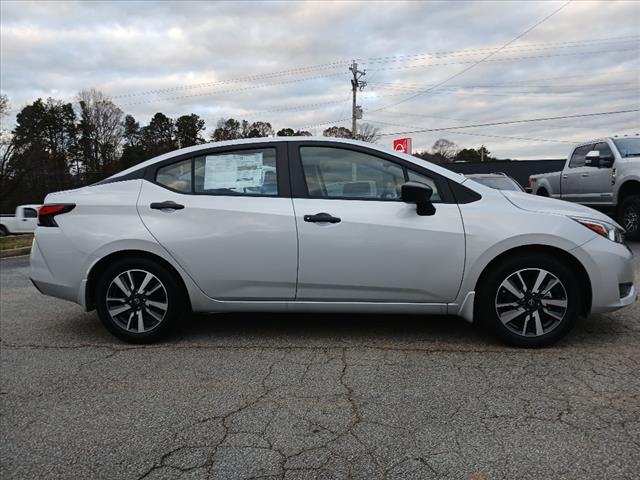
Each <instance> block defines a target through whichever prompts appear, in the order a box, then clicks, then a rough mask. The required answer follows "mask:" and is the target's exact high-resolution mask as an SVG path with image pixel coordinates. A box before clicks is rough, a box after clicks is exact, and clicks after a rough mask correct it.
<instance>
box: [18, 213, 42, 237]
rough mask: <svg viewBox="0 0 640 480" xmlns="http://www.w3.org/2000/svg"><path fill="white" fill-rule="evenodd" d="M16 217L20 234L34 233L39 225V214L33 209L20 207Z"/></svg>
mask: <svg viewBox="0 0 640 480" xmlns="http://www.w3.org/2000/svg"><path fill="white" fill-rule="evenodd" d="M20 209H21V210H22V211H21V212H20V211H19V212H18V215H17V216H16V229H17V231H18V232H20V233H28V232H33V231H34V230H35V229H36V226H37V225H38V212H37V210H36V209H35V208H33V207H20Z"/></svg>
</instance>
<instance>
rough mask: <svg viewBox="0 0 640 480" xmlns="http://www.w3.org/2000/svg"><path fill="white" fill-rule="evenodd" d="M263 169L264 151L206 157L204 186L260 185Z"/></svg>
mask: <svg viewBox="0 0 640 480" xmlns="http://www.w3.org/2000/svg"><path fill="white" fill-rule="evenodd" d="M263 169H264V163H263V159H262V152H257V153H252V154H246V153H245V154H241V155H236V154H228V155H215V156H211V157H206V159H205V167H204V188H205V189H206V190H215V189H236V188H252V187H260V186H261V185H262V176H263Z"/></svg>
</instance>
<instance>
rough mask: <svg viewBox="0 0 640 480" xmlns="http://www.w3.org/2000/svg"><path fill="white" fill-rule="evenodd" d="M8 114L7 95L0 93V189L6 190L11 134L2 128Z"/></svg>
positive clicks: (11, 153) (10, 155)
mask: <svg viewBox="0 0 640 480" xmlns="http://www.w3.org/2000/svg"><path fill="white" fill-rule="evenodd" d="M8 115H9V97H7V96H6V95H5V94H0V190H1V191H2V192H6V190H7V188H6V187H7V185H6V184H7V182H8V180H9V177H10V173H11V172H10V171H9V170H10V168H9V166H10V165H9V162H10V160H11V157H12V155H13V150H14V146H15V145H14V143H13V135H11V132H10V131H9V130H8V129H5V128H4V120H5V117H7V116H8Z"/></svg>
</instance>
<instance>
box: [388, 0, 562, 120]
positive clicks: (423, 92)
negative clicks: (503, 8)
mask: <svg viewBox="0 0 640 480" xmlns="http://www.w3.org/2000/svg"><path fill="white" fill-rule="evenodd" d="M569 3H571V0H569V1H567V2H566V3H564V4H562V6H560V8H557V9H556V10H554V11H553V12H552V13H550V14H549V15H547V16H546V17H544V18H543V19H542V20H540V21H538V22H537V23H535V24H534V25H533V26H531V27H529V28H528V29H526V30H525V31H524V32H522V33H521V34H519V35H517V36H516V37H514V38H513V39H511V40H509V41H508V42H507V43H505V44H504V45H503V46H502V47H500V48H499V49H497V50H496V51H494V52H491V53H489V54H488V55H486V56H484V57H482V58H481V59H480V60H478V61H477V62H475V63H473V64H472V65H470V66H468V67H467V68H465V69H463V70H461V71H459V72H458V73H456V74H454V75H451V76H450V77H447V78H446V79H445V80H443V81H442V82H439V83H438V84H436V85H435V86H434V87H432V88H430V89H427V90H424V91H421V92H418V93H415V94H413V95H411V96H409V97H407V98H405V99H404V100H400V101H399V102H396V103H393V104H390V105H386V106H383V107H380V108H378V109H377V110H376V111H380V110H385V109H387V108H389V107H393V106H396V105H400V104H401V103H405V102H408V101H409V100H412V99H414V98H416V97H419V96H420V95H424V94H425V93H428V92H430V91H431V90H433V89H434V88H437V87H440V86H442V85H444V84H445V83H447V82H449V81H451V80H453V79H454V78H457V77H459V76H461V75H464V74H465V73H467V72H468V71H469V70H471V69H472V68H474V67H476V66H477V65H480V64H481V63H482V62H484V61H485V60H488V59H489V58H491V57H493V56H494V55H495V54H497V53H499V52H501V51H502V50H504V49H505V48H507V47H508V46H509V45H511V44H512V43H514V42H516V41H517V40H519V39H520V38H522V37H524V36H525V35H526V34H528V33H529V32H531V31H532V30H533V29H535V28H536V27H538V26H540V25H542V24H543V23H544V22H546V21H547V20H549V19H550V18H551V17H553V16H554V15H555V14H557V13H558V12H560V11H561V10H562V9H563V8H565V7H566V6H567V5H569Z"/></svg>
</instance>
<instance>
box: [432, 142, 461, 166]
mask: <svg viewBox="0 0 640 480" xmlns="http://www.w3.org/2000/svg"><path fill="white" fill-rule="evenodd" d="M431 151H432V152H433V154H434V155H438V156H440V157H442V158H443V159H446V160H448V161H451V160H452V159H453V157H455V155H456V152H457V151H458V146H457V145H456V144H455V143H454V142H452V141H450V140H447V139H446V138H439V139H438V140H436V142H435V143H434V144H433V146H432V147H431Z"/></svg>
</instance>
